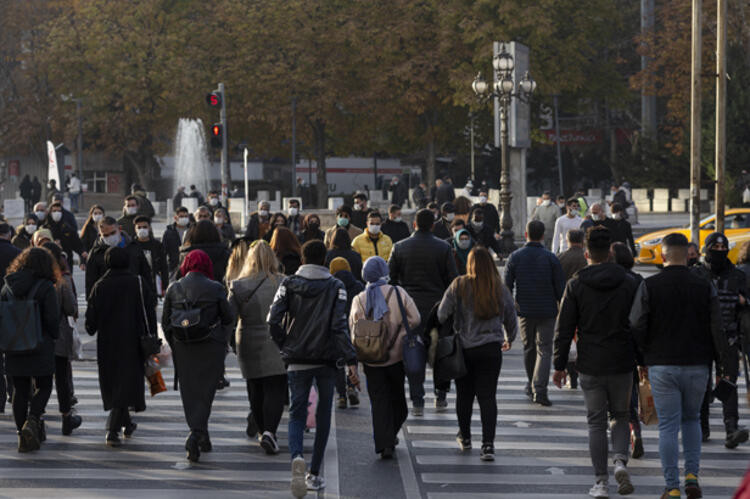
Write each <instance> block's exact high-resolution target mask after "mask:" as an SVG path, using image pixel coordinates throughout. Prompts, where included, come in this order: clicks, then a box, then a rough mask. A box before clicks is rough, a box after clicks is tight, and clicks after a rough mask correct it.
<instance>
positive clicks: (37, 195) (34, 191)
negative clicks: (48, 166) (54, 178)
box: [31, 178, 42, 204]
mask: <svg viewBox="0 0 750 499" xmlns="http://www.w3.org/2000/svg"><path fill="white" fill-rule="evenodd" d="M40 199H42V184H41V183H39V180H37V179H36V178H34V180H32V181H31V202H32V203H34V204H36V203H38V202H39V200H40Z"/></svg>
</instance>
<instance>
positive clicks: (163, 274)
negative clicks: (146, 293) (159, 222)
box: [133, 215, 169, 296]
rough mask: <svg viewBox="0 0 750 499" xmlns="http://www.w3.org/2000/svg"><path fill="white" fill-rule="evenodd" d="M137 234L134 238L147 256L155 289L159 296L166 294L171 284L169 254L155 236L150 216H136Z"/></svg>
mask: <svg viewBox="0 0 750 499" xmlns="http://www.w3.org/2000/svg"><path fill="white" fill-rule="evenodd" d="M135 235H136V238H135V239H134V240H133V241H134V242H135V244H136V245H137V246H138V247H139V248H141V251H143V255H144V256H145V257H146V261H147V262H148V265H149V267H150V268H151V275H152V276H153V278H154V289H156V294H157V295H158V296H164V293H166V291H167V286H168V285H169V269H168V268H167V254H166V252H165V251H164V246H163V245H162V243H161V241H159V240H158V239H156V238H155V237H154V234H153V232H152V231H151V220H149V218H148V217H144V216H140V215H139V216H137V217H135Z"/></svg>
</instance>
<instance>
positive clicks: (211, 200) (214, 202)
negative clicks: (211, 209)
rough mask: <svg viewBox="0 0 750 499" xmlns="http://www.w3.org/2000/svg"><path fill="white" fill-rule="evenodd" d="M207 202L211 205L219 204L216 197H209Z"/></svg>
mask: <svg viewBox="0 0 750 499" xmlns="http://www.w3.org/2000/svg"><path fill="white" fill-rule="evenodd" d="M208 204H210V205H211V206H216V205H217V204H219V200H218V199H217V198H211V199H209V200H208Z"/></svg>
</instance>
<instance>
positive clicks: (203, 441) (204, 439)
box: [198, 432, 213, 452]
mask: <svg viewBox="0 0 750 499" xmlns="http://www.w3.org/2000/svg"><path fill="white" fill-rule="evenodd" d="M198 448H199V449H200V450H201V452H211V451H212V450H213V446H212V445H211V439H210V438H209V436H208V432H201V434H200V435H198Z"/></svg>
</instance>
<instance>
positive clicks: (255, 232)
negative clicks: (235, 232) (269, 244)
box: [245, 211, 271, 242]
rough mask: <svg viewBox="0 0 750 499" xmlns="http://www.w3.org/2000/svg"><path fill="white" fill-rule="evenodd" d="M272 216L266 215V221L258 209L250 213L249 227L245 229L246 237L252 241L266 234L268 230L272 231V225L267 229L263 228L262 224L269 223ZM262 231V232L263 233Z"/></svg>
mask: <svg viewBox="0 0 750 499" xmlns="http://www.w3.org/2000/svg"><path fill="white" fill-rule="evenodd" d="M270 220H271V217H266V220H265V221H261V219H260V214H259V213H258V212H257V211H256V212H255V213H251V214H250V218H249V219H248V221H247V228H246V229H245V239H247V240H248V241H250V242H252V241H255V240H256V239H260V238H261V236H265V235H266V232H270V230H271V229H270V227H269V228H268V230H267V231H263V230H261V225H263V224H268V223H269V222H270ZM261 233H262V234H261Z"/></svg>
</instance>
